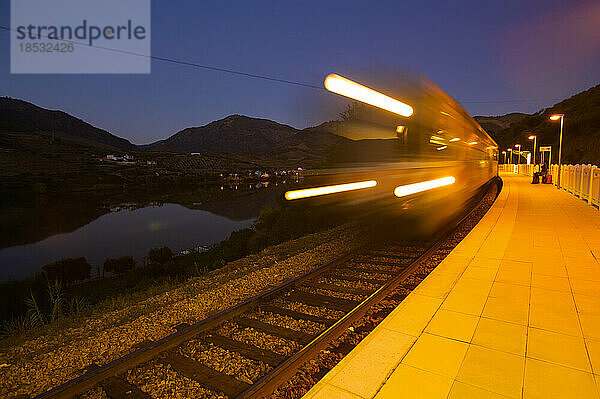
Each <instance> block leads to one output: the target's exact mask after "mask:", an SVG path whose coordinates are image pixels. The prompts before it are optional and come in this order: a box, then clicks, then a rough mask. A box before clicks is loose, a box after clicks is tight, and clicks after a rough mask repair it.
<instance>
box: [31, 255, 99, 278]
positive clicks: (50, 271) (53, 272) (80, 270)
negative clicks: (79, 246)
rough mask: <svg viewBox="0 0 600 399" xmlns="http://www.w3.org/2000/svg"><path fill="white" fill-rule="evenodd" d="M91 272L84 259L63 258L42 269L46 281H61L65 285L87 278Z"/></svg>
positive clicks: (90, 267)
mask: <svg viewBox="0 0 600 399" xmlns="http://www.w3.org/2000/svg"><path fill="white" fill-rule="evenodd" d="M91 270H92V266H90V264H89V263H88V261H87V259H85V258H84V257H81V258H64V259H61V260H59V261H56V262H52V263H48V264H47V265H45V266H44V267H42V271H43V272H44V273H45V274H46V278H47V279H48V280H61V281H64V282H65V283H67V284H69V283H72V282H74V281H78V280H85V279H86V278H89V277H90V271H91Z"/></svg>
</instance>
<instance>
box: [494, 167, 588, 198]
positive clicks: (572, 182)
mask: <svg viewBox="0 0 600 399" xmlns="http://www.w3.org/2000/svg"><path fill="white" fill-rule="evenodd" d="M561 169H562V170H561V178H560V187H561V188H562V189H563V190H566V191H568V192H569V193H571V194H573V195H575V196H576V197H579V198H581V199H582V200H584V201H587V203H588V204H590V205H594V206H597V207H598V208H599V209H600V168H599V167H597V166H596V165H562V168H561ZM498 170H499V171H503V172H512V173H518V174H521V175H526V176H533V165H515V164H503V165H498ZM549 173H550V174H551V175H552V184H553V185H555V186H558V182H559V179H558V173H559V170H558V165H551V166H550V170H549Z"/></svg>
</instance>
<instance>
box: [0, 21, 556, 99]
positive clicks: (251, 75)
mask: <svg viewBox="0 0 600 399" xmlns="http://www.w3.org/2000/svg"><path fill="white" fill-rule="evenodd" d="M0 29H2V30H5V31H9V32H16V29H11V28H10V27H8V26H4V25H0ZM39 36H40V37H43V38H45V39H50V38H49V37H48V36H45V35H39ZM50 40H57V41H61V42H65V43H72V44H77V45H80V46H89V45H88V44H87V43H84V42H77V41H75V40H67V39H50ZM91 47H94V48H98V49H102V50H107V51H113V52H116V53H122V54H128V55H133V56H136V57H143V58H149V59H151V60H156V61H162V62H168V63H172V64H178V65H184V66H190V67H194V68H199V69H205V70H209V71H215V72H223V73H229V74H232V75H237V76H244V77H248V78H254V79H262V80H266V81H270V82H277V83H283V84H289V85H295V86H301V87H307V88H311V89H317V90H325V88H324V87H321V86H316V85H313V84H310V83H304V82H298V81H294V80H289V79H281V78H276V77H273V76H268V75H260V74H255V73H250V72H243V71H237V70H234V69H229V68H221V67H216V66H212V65H204V64H198V63H195V62H190V61H183V60H177V59H174V58H168V57H160V56H156V55H149V54H142V53H136V52H133V51H127V50H121V49H116V48H112V47H105V46H91ZM560 100H563V99H562V98H545V99H507V100H479V101H476V100H468V101H460V100H459V102H460V103H461V104H499V103H518V102H540V101H560Z"/></svg>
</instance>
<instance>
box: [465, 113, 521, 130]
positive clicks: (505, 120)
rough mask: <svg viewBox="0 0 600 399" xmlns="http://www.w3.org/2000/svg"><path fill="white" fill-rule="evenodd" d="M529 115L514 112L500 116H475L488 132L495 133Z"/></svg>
mask: <svg viewBox="0 0 600 399" xmlns="http://www.w3.org/2000/svg"><path fill="white" fill-rule="evenodd" d="M527 116H528V115H527V114H523V113H521V112H513V113H510V114H506V115H500V116H475V117H473V118H474V119H475V120H476V121H477V123H479V124H480V125H481V127H482V128H483V129H484V130H485V131H486V132H488V133H489V134H495V133H498V132H500V131H502V130H504V129H506V128H509V127H510V126H511V125H512V124H513V123H516V122H519V121H521V120H522V119H523V118H525V117H527Z"/></svg>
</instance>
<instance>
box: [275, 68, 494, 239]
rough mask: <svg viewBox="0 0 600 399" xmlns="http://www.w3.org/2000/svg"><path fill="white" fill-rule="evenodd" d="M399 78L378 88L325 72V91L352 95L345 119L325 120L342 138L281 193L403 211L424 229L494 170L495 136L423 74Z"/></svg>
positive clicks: (451, 213) (453, 211)
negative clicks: (324, 160)
mask: <svg viewBox="0 0 600 399" xmlns="http://www.w3.org/2000/svg"><path fill="white" fill-rule="evenodd" d="M399 86H400V87H397V88H395V89H394V90H390V89H389V87H387V86H386V89H388V91H387V92H386V93H385V94H384V93H383V92H382V91H377V90H374V89H373V88H371V87H367V86H363V85H361V84H359V83H357V82H354V81H352V80H349V79H346V78H344V77H342V76H339V75H335V74H332V75H329V76H328V77H327V78H326V79H325V87H326V88H327V89H328V90H329V91H331V92H333V93H336V94H339V95H341V96H344V97H348V98H351V99H353V100H355V102H354V103H352V106H349V107H348V110H347V112H346V113H345V115H344V120H343V121H339V122H332V123H331V124H330V128H331V130H332V131H333V132H334V133H335V134H337V135H338V136H342V137H344V138H346V140H344V142H343V143H342V144H340V145H338V146H337V147H336V148H335V150H334V151H333V152H332V154H331V156H330V159H329V160H328V162H327V163H326V166H325V167H323V168H321V169H317V170H311V171H307V173H306V174H305V175H306V176H305V179H304V183H303V187H301V188H300V189H297V190H292V191H288V192H286V194H285V198H286V199H287V200H290V201H307V202H309V203H310V204H311V205H315V206H322V205H336V206H341V205H344V206H360V205H367V207H369V208H370V209H371V211H373V212H375V211H381V212H385V213H386V214H387V213H390V214H392V215H400V216H403V217H408V218H409V220H410V221H411V223H410V226H411V229H414V230H415V231H417V230H418V231H420V232H422V233H428V232H432V231H433V230H435V229H437V228H439V227H440V226H441V225H442V224H443V223H444V222H445V221H447V220H449V219H450V218H452V217H455V216H456V215H457V213H458V212H460V210H461V209H463V208H464V204H465V202H466V201H468V200H469V199H470V198H471V197H472V196H473V195H475V194H476V193H477V192H478V190H479V189H480V188H481V187H482V186H483V185H484V184H486V183H487V182H489V181H490V180H491V179H492V178H494V177H495V176H497V173H498V146H497V144H496V143H495V142H494V140H492V138H491V137H490V136H489V135H488V134H487V133H486V132H485V131H484V130H483V129H482V128H481V126H480V125H479V124H478V123H477V122H476V121H475V120H474V119H473V118H472V117H471V116H470V115H469V114H468V113H467V112H466V111H465V110H464V109H463V108H462V107H461V106H460V104H458V103H457V102H456V101H455V100H454V99H452V98H451V97H450V96H449V95H448V94H446V93H445V92H444V91H443V90H442V89H440V88H439V87H438V86H436V85H435V84H434V83H432V82H431V81H429V80H427V79H425V78H420V79H419V80H418V81H415V80H411V81H409V82H406V81H404V84H402V85H399ZM391 91H393V93H392V92H391ZM399 98H401V99H402V101H400V100H398V99H399ZM363 208H364V207H363Z"/></svg>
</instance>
